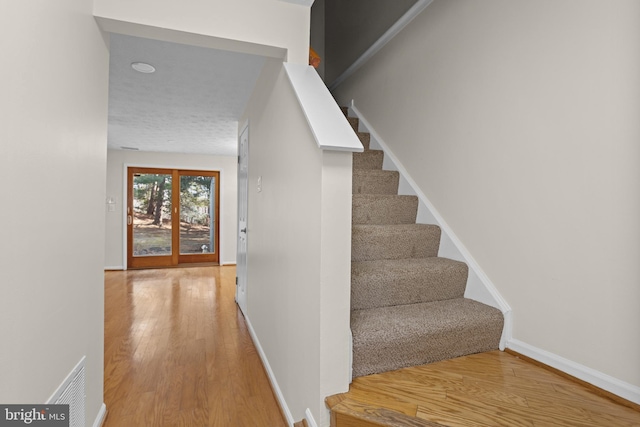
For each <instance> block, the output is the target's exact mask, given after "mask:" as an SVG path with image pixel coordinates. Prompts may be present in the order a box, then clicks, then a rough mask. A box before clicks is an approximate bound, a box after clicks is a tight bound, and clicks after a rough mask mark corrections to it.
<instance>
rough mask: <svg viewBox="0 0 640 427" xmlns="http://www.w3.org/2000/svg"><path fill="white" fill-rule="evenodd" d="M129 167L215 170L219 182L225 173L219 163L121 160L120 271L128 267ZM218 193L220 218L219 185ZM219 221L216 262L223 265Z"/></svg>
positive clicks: (221, 211) (221, 212)
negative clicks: (206, 164) (167, 162)
mask: <svg viewBox="0 0 640 427" xmlns="http://www.w3.org/2000/svg"><path fill="white" fill-rule="evenodd" d="M129 168H148V169H175V170H182V171H202V170H215V172H218V174H219V175H218V178H219V180H220V182H223V181H224V180H225V173H224V171H223V168H222V166H221V165H218V168H217V169H216V167H215V165H212V166H211V168H207V167H205V168H203V167H200V166H193V165H184V164H182V165H181V164H179V163H178V164H173V163H171V164H166V163H144V162H138V161H133V162H123V163H122V171H121V173H122V201H121V206H122V211H121V220H122V224H121V226H122V268H118V270H122V271H126V270H127V269H128V265H127V244H128V243H127V202H128V200H127V192H128V179H129V176H128V170H129ZM219 189H220V194H219V195H218V196H219V204H218V206H219V207H218V212H219V213H220V218H222V217H223V216H224V214H223V212H224V197H222V192H223V187H222V186H220V187H219ZM220 224H221V221H219V223H218V242H219V248H218V249H219V250H218V263H219V265H223V264H222V259H223V258H222V253H223V251H222V242H223V238H222V237H223V236H222V235H223V234H224V232H223V227H222V226H221V225H220Z"/></svg>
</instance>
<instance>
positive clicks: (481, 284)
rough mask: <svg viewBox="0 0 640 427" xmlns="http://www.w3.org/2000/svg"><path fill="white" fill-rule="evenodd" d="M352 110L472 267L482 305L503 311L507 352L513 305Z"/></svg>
mask: <svg viewBox="0 0 640 427" xmlns="http://www.w3.org/2000/svg"><path fill="white" fill-rule="evenodd" d="M349 108H350V109H351V111H353V113H354V114H355V115H356V116H357V117H358V119H359V120H360V124H361V125H362V126H364V127H365V128H366V129H367V132H369V133H370V134H371V140H372V141H371V142H372V143H374V141H375V143H377V144H378V145H379V146H380V148H381V149H382V151H384V156H385V159H386V158H387V157H388V158H389V159H388V160H390V161H391V163H393V165H394V166H395V167H396V169H397V170H398V172H400V176H401V177H402V178H403V179H404V180H405V181H406V183H407V184H408V185H409V186H410V187H411V189H412V191H413V193H415V194H416V195H417V196H418V199H419V200H420V202H421V203H422V204H423V205H424V206H425V207H426V209H427V210H428V211H429V217H430V218H432V219H433V220H434V221H435V223H436V224H437V225H439V226H440V229H441V230H442V238H441V241H444V237H447V238H448V239H449V241H450V242H451V244H452V245H453V246H454V247H455V249H456V250H457V251H458V253H459V255H460V256H461V258H462V261H464V262H465V263H466V264H467V265H468V266H469V277H472V273H474V274H475V277H477V279H478V280H475V281H474V282H473V285H474V286H477V287H478V288H480V289H478V291H480V292H479V293H480V294H484V295H487V298H485V299H484V300H481V301H480V302H483V303H485V304H488V305H491V306H493V307H495V308H497V309H499V310H500V311H501V312H502V314H503V316H504V328H503V330H502V337H501V338H500V350H504V349H505V346H506V344H507V342H508V341H509V340H510V339H511V336H512V335H511V333H512V328H513V323H512V316H511V307H510V306H509V304H508V303H507V301H506V300H505V299H504V298H503V297H502V295H500V293H499V292H498V290H497V288H496V287H495V285H494V284H493V282H492V281H491V279H489V277H488V276H487V275H486V273H485V272H484V271H483V270H482V268H480V265H479V264H478V263H477V262H476V260H475V259H474V258H473V256H472V255H471V253H470V252H469V250H468V249H467V248H466V247H465V246H464V245H463V244H462V242H461V241H460V239H459V238H458V236H456V234H455V233H454V232H453V230H452V229H451V227H449V225H448V224H447V223H446V221H445V220H444V219H443V218H442V216H441V215H440V213H439V212H438V211H437V210H436V208H435V206H434V205H433V204H432V203H431V201H430V200H429V199H428V198H427V196H426V195H425V194H424V192H423V191H422V190H421V189H420V187H419V186H418V184H417V183H416V182H415V181H414V180H413V178H411V175H409V172H408V171H407V169H406V168H405V167H404V165H403V164H402V162H400V160H398V158H397V157H396V156H395V154H394V153H393V151H391V149H390V148H389V146H388V145H387V144H386V143H385V142H384V140H383V139H382V137H381V136H380V135H379V134H378V133H377V132H376V131H375V129H374V128H373V126H371V124H370V123H369V122H368V121H367V119H366V118H365V117H364V116H363V115H362V113H361V112H360V111H359V110H358V109H357V108H356V106H355V101H353V100H351V105H350V106H349ZM386 161H387V160H385V162H386ZM401 181H402V179H401ZM467 285H468V286H469V282H468V283H467ZM467 291H469V289H467ZM465 296H466V295H465ZM472 299H476V298H473V297H472Z"/></svg>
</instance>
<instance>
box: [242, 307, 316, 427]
mask: <svg viewBox="0 0 640 427" xmlns="http://www.w3.org/2000/svg"><path fill="white" fill-rule="evenodd" d="M244 320H245V322H246V323H247V328H248V329H249V335H251V340H252V341H253V345H255V346H256V350H257V351H258V355H260V359H261V360H262V364H263V365H264V369H265V371H267V376H268V377H269V382H270V383H271V387H272V388H273V392H274V393H275V395H276V398H277V399H278V403H279V404H280V408H282V412H284V415H285V417H286V418H287V424H289V426H293V423H294V422H295V421H294V420H293V415H291V411H290V410H289V406H287V402H286V400H285V399H284V395H283V394H282V390H280V386H279V385H278V381H277V380H276V376H275V375H274V374H273V370H271V366H270V365H269V361H268V360H267V355H266V354H265V353H264V350H263V349H262V346H261V345H260V340H258V336H257V335H256V331H255V330H254V329H253V326H252V325H251V321H250V320H249V317H247V316H246V315H245V317H244ZM310 413H311V412H309V414H310Z"/></svg>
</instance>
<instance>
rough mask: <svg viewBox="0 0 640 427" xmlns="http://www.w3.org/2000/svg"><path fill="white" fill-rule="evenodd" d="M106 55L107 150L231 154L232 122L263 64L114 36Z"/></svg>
mask: <svg viewBox="0 0 640 427" xmlns="http://www.w3.org/2000/svg"><path fill="white" fill-rule="evenodd" d="M110 51H111V58H110V66H109V126H108V138H107V140H108V143H107V145H108V147H109V148H110V149H122V147H131V148H137V149H139V150H140V151H162V152H173V153H190V154H213V155H219V156H235V155H236V154H237V137H238V119H239V118H240V115H241V114H242V113H243V112H244V109H245V107H246V105H247V102H248V100H249V97H250V95H251V92H252V91H253V88H254V86H255V83H256V80H257V78H258V75H259V74H260V71H261V69H262V66H263V65H264V62H265V59H264V57H262V56H256V55H248V54H243V53H235V52H228V51H222V50H217V49H208V48H202V47H195V46H187V45H181V44H177V43H169V42H162V41H157V40H149V39H144V38H138V37H131V36H124V35H120V34H111V43H110ZM132 62H146V63H148V64H151V65H153V66H154V67H155V68H156V72H155V73H153V74H142V73H139V72H137V71H135V70H133V69H132V68H131V63H132Z"/></svg>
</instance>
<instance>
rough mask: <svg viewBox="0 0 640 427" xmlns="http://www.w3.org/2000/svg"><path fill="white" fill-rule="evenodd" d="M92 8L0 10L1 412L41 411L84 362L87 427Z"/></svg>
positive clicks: (95, 291)
mask: <svg viewBox="0 0 640 427" xmlns="http://www.w3.org/2000/svg"><path fill="white" fill-rule="evenodd" d="M92 8H93V2H92V0H59V1H56V2H51V1H48V0H34V1H29V2H3V3H2V4H0V40H1V41H0V50H1V51H2V58H3V64H4V66H2V67H0V81H1V82H2V97H0V116H2V125H1V126H0V141H1V142H0V177H1V178H2V181H3V182H4V187H3V190H2V199H3V209H1V210H0V222H1V223H2V224H3V231H2V239H0V288H1V291H2V297H1V298H0V337H1V339H2V344H1V345H0V402H2V403H44V402H45V401H46V400H47V399H48V398H49V397H50V396H51V395H52V394H53V393H54V391H55V390H56V389H57V388H58V386H59V385H60V384H61V383H62V381H63V380H64V379H65V377H66V376H67V375H68V374H69V372H70V371H71V370H72V368H73V367H74V366H75V365H76V364H77V363H78V362H79V361H80V359H81V358H82V357H83V356H85V355H86V357H87V359H86V363H87V365H86V395H87V406H86V409H87V412H86V418H87V422H88V424H89V423H90V424H92V423H93V421H94V419H95V418H96V416H97V415H98V413H99V410H100V408H101V405H102V386H103V378H102V372H103V329H104V326H103V324H104V322H103V306H104V298H103V293H104V277H103V268H102V267H103V265H102V264H103V261H104V210H103V209H104V195H105V192H104V188H105V176H106V170H105V165H106V151H107V150H106V132H107V130H106V128H107V96H108V91H107V88H108V72H109V65H108V50H107V46H106V44H105V41H104V39H103V37H102V35H101V33H100V31H99V29H98V27H97V25H96V23H95V21H94V19H93V17H92ZM90 424H89V425H90Z"/></svg>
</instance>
